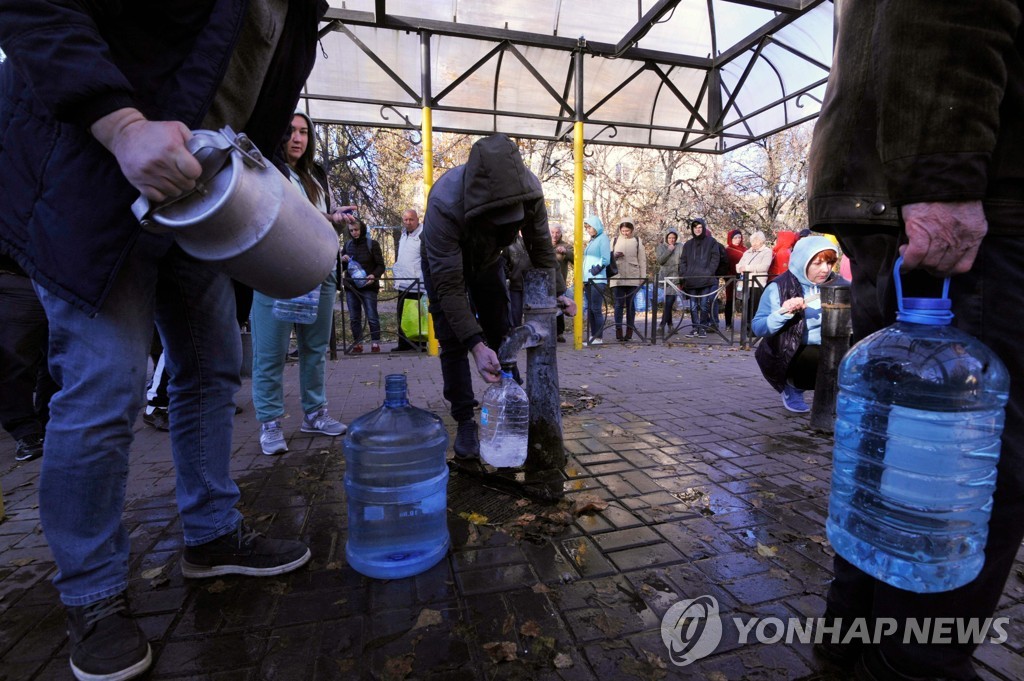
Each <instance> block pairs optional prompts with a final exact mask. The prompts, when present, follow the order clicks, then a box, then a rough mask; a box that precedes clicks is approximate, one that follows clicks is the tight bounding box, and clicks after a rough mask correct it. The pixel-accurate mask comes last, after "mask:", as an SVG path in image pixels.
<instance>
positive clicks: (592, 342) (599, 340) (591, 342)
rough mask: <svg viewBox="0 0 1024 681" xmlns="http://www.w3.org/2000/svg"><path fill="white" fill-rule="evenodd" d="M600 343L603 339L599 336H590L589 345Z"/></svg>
mask: <svg viewBox="0 0 1024 681" xmlns="http://www.w3.org/2000/svg"><path fill="white" fill-rule="evenodd" d="M602 343H604V341H603V340H601V339H600V338H591V339H590V344H591V345H601V344H602Z"/></svg>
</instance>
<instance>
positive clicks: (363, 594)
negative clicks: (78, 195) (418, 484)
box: [0, 343, 1024, 681]
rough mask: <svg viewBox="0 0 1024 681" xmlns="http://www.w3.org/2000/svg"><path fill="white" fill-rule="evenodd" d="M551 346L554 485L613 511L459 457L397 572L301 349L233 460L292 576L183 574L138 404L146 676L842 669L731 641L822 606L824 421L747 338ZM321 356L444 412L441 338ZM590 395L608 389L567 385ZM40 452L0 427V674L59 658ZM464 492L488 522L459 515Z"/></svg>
mask: <svg viewBox="0 0 1024 681" xmlns="http://www.w3.org/2000/svg"><path fill="white" fill-rule="evenodd" d="M560 351H561V352H560V355H559V362H560V374H561V382H562V388H563V394H564V399H565V400H566V401H567V402H571V403H573V404H574V405H576V406H590V407H591V408H585V409H581V410H578V411H574V412H573V413H569V414H567V415H566V416H565V418H564V422H565V440H566V448H567V450H568V452H569V454H570V461H569V465H568V466H567V468H566V474H567V476H568V478H569V479H568V481H567V482H566V485H565V487H566V489H567V491H568V493H569V496H570V497H578V496H579V495H583V494H589V495H592V497H593V498H597V499H600V500H603V501H606V502H607V503H608V505H607V508H604V509H603V510H601V511H600V512H596V513H585V514H582V515H579V516H574V515H573V513H572V511H571V510H569V511H565V512H562V513H558V511H559V509H558V508H551V507H545V506H541V505H538V504H533V503H531V504H528V505H525V506H522V505H521V506H516V505H515V502H516V499H515V498H513V497H507V496H505V495H502V494H501V493H500V492H496V491H493V490H487V489H484V488H482V487H481V486H480V482H479V481H478V480H477V479H475V478H471V477H467V476H465V475H464V474H460V473H455V474H453V478H452V483H451V488H450V490H451V491H450V502H451V505H452V506H453V508H452V512H451V513H450V520H451V522H450V525H451V531H452V544H453V546H452V551H451V552H450V553H449V555H448V557H447V559H446V560H443V561H442V562H441V563H440V564H438V565H437V566H436V567H435V568H433V569H431V570H429V571H427V572H426V573H424V574H422V575H420V576H418V577H415V578H410V579H404V580H396V581H387V582H385V581H375V580H370V579H367V578H364V577H362V576H360V575H358V574H357V573H355V572H354V571H353V570H352V569H351V568H349V567H348V566H347V565H346V563H345V552H344V543H345V532H346V530H345V528H346V510H345V498H344V488H343V482H342V476H343V472H344V458H343V454H342V446H341V439H340V438H339V439H337V440H331V439H329V438H325V437H310V436H306V435H303V434H300V433H299V432H298V426H299V417H300V414H297V411H298V406H297V398H296V396H295V392H296V388H297V371H296V367H295V366H294V365H291V366H289V368H288V370H287V376H286V379H287V390H288V403H289V405H290V408H292V409H294V410H295V411H294V412H293V413H291V414H290V415H289V417H288V418H287V419H286V420H285V421H284V427H285V430H286V432H289V433H291V436H290V438H289V445H290V447H291V450H292V451H291V452H290V453H289V454H287V455H284V456H281V457H273V458H271V457H265V456H262V455H261V454H260V452H259V445H258V438H257V428H256V424H255V422H254V417H253V411H252V406H251V402H250V397H249V392H248V390H249V386H248V383H246V384H245V386H244V387H243V390H242V391H241V393H240V395H239V403H240V404H241V405H242V406H243V408H244V411H243V413H242V414H240V415H239V416H238V417H237V419H236V429H235V437H234V444H235V454H234V459H233V467H234V470H235V473H236V476H237V479H238V480H239V482H240V485H241V487H242V492H243V505H244V508H243V511H244V512H245V513H246V514H247V515H248V516H249V517H250V519H252V520H253V521H254V523H255V524H256V525H257V526H258V527H260V528H261V529H264V530H266V531H268V533H270V534H272V535H279V536H299V537H302V538H303V539H305V540H306V541H308V542H309V543H310V545H311V547H312V550H313V559H312V561H311V563H310V564H309V565H308V566H307V567H306V568H304V569H302V570H300V571H298V572H296V573H294V574H291V575H286V576H283V577H279V578H271V579H263V580H259V579H245V578H224V579H218V580H207V581H191V580H189V581H186V580H184V579H183V578H182V575H181V571H180V568H179V567H178V559H179V556H180V552H181V547H182V543H181V534H180V528H179V527H178V521H177V518H176V512H175V504H174V476H173V467H172V465H171V462H170V455H169V449H168V445H167V437H166V434H164V433H159V432H156V431H153V430H151V429H148V428H146V427H145V426H144V425H142V423H141V421H140V422H139V425H138V426H137V432H136V436H137V437H136V445H135V449H134V454H133V466H132V472H131V477H130V480H129V504H128V512H127V514H126V522H127V525H128V528H129V530H130V532H131V537H132V549H133V550H132V566H131V577H132V580H131V586H130V593H131V596H132V599H133V603H134V605H135V609H136V611H137V612H138V613H139V615H140V616H141V617H142V625H143V627H144V628H145V631H146V632H147V633H148V634H149V636H150V639H151V641H152V644H153V648H154V653H155V664H154V668H153V671H152V672H151V673H150V675H149V678H153V679H179V678H188V679H214V680H217V681H234V680H242V679H246V680H256V679H287V680H293V679H317V680H319V679H350V678H351V679H378V678H379V679H405V678H407V679H451V680H453V681H459V680H461V679H466V680H467V681H468V680H470V679H473V680H483V679H487V680H491V679H572V680H588V679H602V680H603V681H612V680H616V681H617V680H618V679H659V678H669V679H672V678H695V679H709V680H711V681H724V680H733V679H768V680H774V679H801V678H802V679H821V680H822V681H825V680H828V679H842V678H845V676H844V675H843V673H842V672H841V671H840V670H837V669H834V668H829V667H827V666H826V665H824V664H823V663H821V662H819V661H817V660H816V659H815V658H814V657H813V655H812V654H811V649H810V646H809V645H806V644H801V643H798V642H797V643H794V644H792V645H786V644H784V643H779V644H774V645H767V644H754V643H749V644H746V645H744V644H741V643H740V642H739V638H738V637H739V634H738V631H737V630H736V628H735V626H734V625H733V624H732V617H734V616H738V617H740V618H741V621H744V622H747V621H749V618H751V617H762V618H764V617H779V618H789V617H792V616H799V617H814V616H817V615H819V614H820V613H821V610H822V606H823V601H822V594H823V593H824V592H825V589H826V586H827V583H828V580H829V579H830V565H831V560H830V557H831V550H830V548H829V546H828V544H827V542H826V541H825V539H824V535H825V532H824V526H823V523H824V519H825V514H826V499H827V492H828V485H829V475H830V456H829V453H830V448H831V445H830V441H829V440H828V439H826V438H822V437H819V436H817V435H815V434H814V433H812V432H810V431H809V430H808V429H807V427H806V422H807V421H806V417H804V416H794V415H791V414H789V413H788V412H786V411H785V410H783V409H782V407H781V404H780V401H779V398H778V396H777V395H776V394H775V393H774V392H773V391H772V390H771V389H770V388H769V387H768V386H767V385H766V384H765V383H764V381H763V380H762V379H761V378H760V377H759V374H758V372H757V369H756V366H755V365H754V362H753V357H752V353H751V352H747V351H742V350H739V349H736V348H727V347H722V346H717V347H715V346H712V345H711V344H708V345H699V346H698V345H687V344H676V345H674V346H664V345H658V346H642V345H640V344H637V343H632V344H629V345H628V346H623V345H618V344H609V345H605V346H603V347H600V348H596V347H595V348H589V349H585V350H584V351H582V352H573V351H571V350H569V349H567V348H566V347H565V346H561V347H560ZM328 370H329V372H330V376H329V386H330V388H329V390H330V392H329V397H330V400H331V410H332V412H333V413H334V414H335V415H338V416H341V417H342V418H343V419H344V420H345V421H350V420H351V419H353V418H355V417H356V416H358V415H360V414H362V413H364V412H366V411H369V410H370V409H372V408H375V407H376V406H377V405H378V404H379V403H380V401H381V399H382V393H383V389H382V386H383V378H384V376H385V375H386V374H388V373H393V372H400V371H405V372H406V373H407V374H408V378H409V392H410V396H411V399H412V401H413V402H414V403H415V404H417V405H419V406H423V407H426V408H428V409H431V410H433V411H435V412H437V413H439V414H446V410H445V405H444V402H443V400H442V397H441V387H440V381H439V367H438V364H437V359H435V358H429V357H426V356H419V357H416V356H408V355H404V356H389V355H386V354H385V355H381V356H371V357H365V356H364V357H360V358H344V359H341V360H339V361H337V362H330V363H329V365H328ZM588 395H593V396H598V397H599V398H600V401H599V402H598V403H597V404H592V403H593V402H594V400H586V399H581V398H585V397H587V396H588ZM38 470H39V464H38V462H31V463H27V464H16V463H15V462H14V444H13V442H12V441H11V440H10V438H8V437H7V436H6V435H4V436H3V439H0V473H2V479H0V480H2V484H3V491H4V500H5V502H6V505H7V513H8V517H7V519H6V520H5V521H3V522H2V523H0V680H7V679H10V680H14V679H17V680H23V679H67V678H70V672H69V669H68V663H67V655H68V650H67V641H66V636H65V634H64V622H63V618H64V615H63V610H62V608H61V606H60V605H59V603H58V599H57V595H56V592H55V590H54V589H53V587H52V586H51V585H50V578H51V577H52V573H53V571H54V566H53V563H52V561H51V558H50V554H49V550H48V548H47V546H46V542H45V540H44V538H43V535H42V533H41V531H40V526H39V515H38V505H37V499H36V484H37V481H38ZM525 503H526V502H521V504H525ZM598 505H601V504H598ZM471 512H476V513H478V514H480V515H486V516H488V517H487V521H486V522H484V524H480V525H476V524H470V523H469V522H467V521H466V520H465V519H463V518H462V517H460V516H459V513H463V514H466V515H468V514H469V513H471ZM523 513H529V514H530V516H533V520H532V522H527V519H528V518H529V517H530V516H527V519H523V518H522V517H521V516H522V514H523ZM516 518H519V521H518V523H517V521H516ZM478 520H479V519H478ZM567 520H568V521H569V524H568V525H566V524H565V521H567ZM480 522H483V521H480ZM1022 557H1024V554H1022ZM1019 570H1020V568H1018V570H1016V571H1015V573H1014V575H1013V576H1012V577H1011V579H1010V582H1009V584H1008V585H1007V587H1006V592H1005V595H1004V598H1003V600H1002V602H1001V604H1000V611H999V613H998V614H999V615H1002V616H1008V617H1011V618H1012V626H1011V629H1010V639H1009V641H1008V643H1007V644H1005V645H991V644H989V645H984V646H982V647H981V648H980V649H979V651H978V654H977V661H978V667H979V671H980V673H981V675H982V678H983V679H986V680H991V679H1021V678H1024V659H1022V657H1021V651H1022V646H1024V635H1022V634H1024V604H1022V593H1024V581H1022V578H1021V573H1020V571H1019ZM705 594H707V595H711V596H714V597H715V598H716V599H717V601H718V603H719V605H720V607H721V609H722V613H723V615H724V616H725V617H724V619H723V621H724V622H725V623H726V628H725V632H724V636H723V641H722V644H721V645H720V646H719V647H718V649H717V650H716V651H715V652H714V654H712V655H710V656H709V657H706V658H704V659H702V660H699V661H697V662H695V663H694V664H692V665H690V666H688V667H685V668H683V667H677V666H675V665H673V664H672V663H671V661H670V660H669V655H668V651H667V649H666V647H665V645H664V644H663V642H662V640H661V635H660V622H661V618H662V616H663V615H664V614H665V612H666V611H667V610H668V609H669V608H670V607H671V606H672V605H673V604H674V603H676V602H677V601H679V600H682V599H689V598H695V597H697V596H701V595H705ZM768 632H769V633H771V629H769V630H768ZM503 642H506V646H505V647H504V648H502V647H501V646H487V645H486V644H489V643H503ZM505 657H507V658H509V659H504V658H505ZM495 659H499V660H501V661H495Z"/></svg>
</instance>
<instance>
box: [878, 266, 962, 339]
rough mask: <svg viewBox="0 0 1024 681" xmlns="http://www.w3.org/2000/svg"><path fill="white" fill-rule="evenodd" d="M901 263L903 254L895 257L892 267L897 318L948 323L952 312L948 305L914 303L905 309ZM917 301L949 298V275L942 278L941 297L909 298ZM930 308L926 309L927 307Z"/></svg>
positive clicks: (930, 322)
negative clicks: (910, 307)
mask: <svg viewBox="0 0 1024 681" xmlns="http://www.w3.org/2000/svg"><path fill="white" fill-rule="evenodd" d="M902 265H903V256H902V255H901V256H898V257H897V258H896V264H894V265H893V267H892V276H893V281H894V282H895V284H896V308H897V310H898V319H900V320H902V321H908V322H916V323H919V324H936V323H949V320H950V319H952V318H953V313H952V312H950V311H949V305H948V304H945V305H931V306H923V305H915V306H913V307H912V309H909V310H908V309H906V308H905V307H904V305H903V280H902V279H901V278H900V267H901V266H902ZM910 300H914V301H915V302H917V303H919V304H920V303H923V302H927V301H940V300H949V277H945V278H944V279H943V280H942V297H941V298H924V299H921V298H911V299H910ZM929 307H930V308H932V309H927V308H929Z"/></svg>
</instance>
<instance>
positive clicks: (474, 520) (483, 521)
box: [459, 511, 487, 525]
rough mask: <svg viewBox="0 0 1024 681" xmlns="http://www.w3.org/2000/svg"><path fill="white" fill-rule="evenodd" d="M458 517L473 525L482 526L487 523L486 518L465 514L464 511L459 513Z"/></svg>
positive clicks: (477, 514) (479, 515) (475, 514)
mask: <svg viewBox="0 0 1024 681" xmlns="http://www.w3.org/2000/svg"><path fill="white" fill-rule="evenodd" d="M459 517H460V518H464V519H466V520H468V521H469V522H471V523H473V524H474V525H484V524H486V523H487V516H485V515H481V514H479V513H467V512H466V511H463V512H461V513H459Z"/></svg>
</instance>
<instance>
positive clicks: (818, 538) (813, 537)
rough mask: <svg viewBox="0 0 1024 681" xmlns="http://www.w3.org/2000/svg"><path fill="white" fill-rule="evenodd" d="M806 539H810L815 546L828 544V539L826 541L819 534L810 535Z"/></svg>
mask: <svg viewBox="0 0 1024 681" xmlns="http://www.w3.org/2000/svg"><path fill="white" fill-rule="evenodd" d="M808 539H810V540H811V541H812V542H814V543H815V544H827V543H828V539H826V538H825V537H823V536H821V535H820V534H812V535H811V536H810V537H808Z"/></svg>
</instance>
